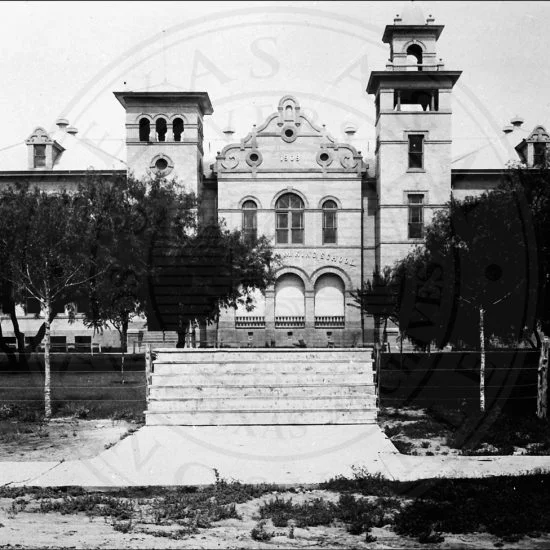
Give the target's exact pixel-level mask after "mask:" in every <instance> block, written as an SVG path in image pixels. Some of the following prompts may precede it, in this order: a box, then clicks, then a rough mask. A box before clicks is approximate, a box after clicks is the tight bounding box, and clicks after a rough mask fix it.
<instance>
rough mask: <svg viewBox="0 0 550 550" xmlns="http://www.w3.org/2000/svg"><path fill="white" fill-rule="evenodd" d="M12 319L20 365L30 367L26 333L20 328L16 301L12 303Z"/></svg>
mask: <svg viewBox="0 0 550 550" xmlns="http://www.w3.org/2000/svg"><path fill="white" fill-rule="evenodd" d="M9 313H10V319H11V324H12V326H13V333H14V334H15V338H16V339H17V353H18V355H19V366H20V367H28V362H27V355H26V353H25V335H24V334H23V333H22V332H21V329H20V328H19V321H18V319H17V315H16V314H15V303H13V302H12V303H11V304H10V311H9Z"/></svg>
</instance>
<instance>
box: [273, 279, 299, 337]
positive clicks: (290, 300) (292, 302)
mask: <svg viewBox="0 0 550 550" xmlns="http://www.w3.org/2000/svg"><path fill="white" fill-rule="evenodd" d="M305 309H306V308H305V287H304V282H303V281H302V279H301V278H300V277H298V275H294V274H293V273H287V274H285V275H282V276H281V277H279V278H278V279H277V282H276V283H275V327H276V328H282V327H304V326H305Z"/></svg>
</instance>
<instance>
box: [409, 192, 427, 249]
mask: <svg viewBox="0 0 550 550" xmlns="http://www.w3.org/2000/svg"><path fill="white" fill-rule="evenodd" d="M408 199H409V239H421V238H422V237H423V236H424V195H421V194H419V193H411V194H409V195H408Z"/></svg>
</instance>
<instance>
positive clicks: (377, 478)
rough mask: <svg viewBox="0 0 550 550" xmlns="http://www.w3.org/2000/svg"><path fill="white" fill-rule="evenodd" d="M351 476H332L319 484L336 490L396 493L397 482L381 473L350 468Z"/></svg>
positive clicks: (386, 494) (379, 493) (378, 493)
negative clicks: (350, 477)
mask: <svg viewBox="0 0 550 550" xmlns="http://www.w3.org/2000/svg"><path fill="white" fill-rule="evenodd" d="M352 470H353V478H352V479H349V478H346V477H344V476H337V477H333V478H332V479H330V480H329V481H325V482H324V483H321V484H320V487H321V489H326V490H328V491H336V492H352V493H360V494H362V495H371V496H390V495H394V494H396V489H397V488H398V487H399V482H395V481H390V480H389V479H387V478H385V477H383V476H382V474H379V473H377V474H371V473H369V472H368V471H367V470H366V469H364V468H356V467H354V468H352Z"/></svg>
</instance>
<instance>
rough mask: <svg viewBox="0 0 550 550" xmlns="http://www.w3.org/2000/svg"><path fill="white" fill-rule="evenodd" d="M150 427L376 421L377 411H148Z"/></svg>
mask: <svg viewBox="0 0 550 550" xmlns="http://www.w3.org/2000/svg"><path fill="white" fill-rule="evenodd" d="M145 415H146V422H147V425H148V426H242V425H249V426H262V425H285V424H286V425H297V424H305V425H315V424H376V411H375V410H365V409H363V408H360V409H345V410H329V411H327V410H325V409H317V410H314V409H310V410H307V411H294V410H290V411H282V410H280V411H267V410H261V411H253V410H249V411H220V410H211V411H207V410H204V411H185V412H172V413H161V412H151V411H146V413H145Z"/></svg>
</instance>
